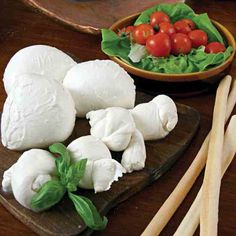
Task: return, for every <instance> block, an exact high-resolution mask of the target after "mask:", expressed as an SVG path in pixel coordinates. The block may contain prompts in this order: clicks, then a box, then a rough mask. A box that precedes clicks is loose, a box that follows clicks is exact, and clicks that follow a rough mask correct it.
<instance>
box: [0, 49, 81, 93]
mask: <svg viewBox="0 0 236 236" xmlns="http://www.w3.org/2000/svg"><path fill="white" fill-rule="evenodd" d="M74 65H76V62H75V61H74V60H73V59H72V58H71V57H70V56H68V55H67V54H66V53H64V52H62V51H61V50H59V49H57V48H55V47H51V46H47V45H33V46H29V47H26V48H23V49H21V50H19V51H18V52H17V53H16V54H15V55H14V56H13V57H12V58H11V60H10V61H9V63H8V64H7V67H6V69H5V72H4V77H3V81H4V86H5V90H6V92H7V94H8V93H9V92H10V90H11V89H12V88H13V87H14V83H15V82H16V81H17V80H18V79H19V75H22V74H36V75H42V76H46V77H48V78H50V79H54V80H57V81H59V82H61V83H62V81H63V79H64V77H65V75H66V73H67V71H68V70H69V69H70V68H72V67H73V66H74ZM39 78H40V77H35V79H39Z"/></svg>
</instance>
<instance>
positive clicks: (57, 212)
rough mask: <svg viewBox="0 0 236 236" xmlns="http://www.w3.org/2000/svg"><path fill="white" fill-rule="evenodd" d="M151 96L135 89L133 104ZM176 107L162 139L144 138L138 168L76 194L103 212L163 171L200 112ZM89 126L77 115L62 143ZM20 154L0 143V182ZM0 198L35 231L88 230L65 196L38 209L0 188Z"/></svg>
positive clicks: (183, 143) (181, 148)
mask: <svg viewBox="0 0 236 236" xmlns="http://www.w3.org/2000/svg"><path fill="white" fill-rule="evenodd" d="M151 99H152V97H151V96H149V95H146V94H144V93H141V92H138V93H137V104H138V103H141V102H147V101H150V100H151ZM177 108H178V115H179V121H178V124H177V126H176V127H175V129H174V130H173V131H172V132H171V133H170V134H169V135H168V136H167V137H166V138H164V139H162V140H159V141H147V142H146V150H147V161H146V166H145V168H144V169H143V170H142V171H137V172H133V173H131V174H125V175H124V176H123V177H122V178H121V179H120V180H119V181H118V182H115V183H113V185H112V188H111V189H110V190H109V191H107V192H103V193H98V194H94V192H93V191H88V190H87V191H84V190H80V191H79V194H84V195H85V196H86V197H88V198H90V199H91V200H92V201H93V202H94V204H95V205H96V206H97V208H98V210H99V211H100V212H101V213H102V214H106V213H107V212H108V211H109V210H110V209H111V208H113V207H115V206H116V205H117V204H118V203H120V202H122V201H124V200H126V199H127V198H129V197H131V196H132V195H133V194H135V193H137V192H138V191H141V190H142V189H143V188H144V187H145V186H147V185H149V184H151V183H152V182H153V181H155V180H157V179H158V178H159V177H160V176H161V175H163V174H164V173H165V172H166V171H167V170H168V169H169V168H170V167H171V166H172V165H173V164H174V163H175V161H176V160H177V159H178V158H179V157H181V154H182V153H183V152H184V151H185V149H186V148H187V147H188V145H189V143H190V141H191V140H192V138H193V136H194V134H195V133H196V131H197V129H198V126H199V121H200V116H199V113H198V112H197V111H196V110H194V109H193V108H191V107H188V106H185V105H181V104H177ZM89 128H90V127H89V124H88V121H87V120H85V119H77V121H76V126H75V129H74V132H73V134H72V135H71V137H70V138H69V139H68V140H67V141H66V144H68V143H69V142H70V141H71V140H74V139H75V138H77V137H80V136H83V135H87V134H89ZM20 155H21V153H20V152H14V151H10V150H8V149H6V148H4V147H3V146H2V145H0V158H1V162H0V183H1V182H2V176H3V172H4V171H5V170H6V169H8V168H9V167H10V166H11V165H12V164H13V163H15V162H16V160H17V159H18V158H19V156H20ZM113 157H114V158H115V159H117V160H120V157H121V153H113ZM0 202H1V203H2V204H3V205H4V206H5V207H6V208H7V209H8V210H9V211H10V212H11V213H12V214H13V215H14V216H15V217H17V218H18V219H19V220H20V221H22V222H23V223H24V224H26V225H27V226H28V227H30V228H31V229H32V230H33V231H35V232H36V233H38V234H39V235H46V236H49V235H50V236H52V235H57V236H62V235H63V236H71V235H77V234H79V233H82V232H83V233H82V234H83V235H90V234H91V232H92V231H88V230H85V229H86V227H85V226H84V224H83V222H82V220H81V219H80V217H79V215H78V214H77V213H76V211H75V209H74V207H73V205H72V203H71V202H70V201H69V200H68V198H67V197H64V199H63V200H62V201H61V202H60V203H59V204H58V205H56V206H54V207H53V208H51V209H50V210H48V211H45V212H42V213H34V212H31V211H30V210H27V209H25V208H24V207H22V206H21V205H19V204H18V203H17V202H16V201H15V199H14V197H13V195H12V194H6V193H4V192H3V191H2V190H0ZM108 220H109V219H108ZM108 223H109V222H108Z"/></svg>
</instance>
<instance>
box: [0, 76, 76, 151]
mask: <svg viewBox="0 0 236 236" xmlns="http://www.w3.org/2000/svg"><path fill="white" fill-rule="evenodd" d="M38 77H41V76H39V75H32V74H31V75H30V74H27V75H22V78H21V81H20V83H19V84H18V83H15V87H14V88H13V89H12V91H11V92H10V94H9V95H8V97H7V99H6V102H5V104H4V108H3V114H2V120H1V131H2V143H3V145H4V146H5V147H7V148H8V149H12V150H25V149H29V148H41V147H48V146H49V145H51V144H53V143H55V142H62V141H64V140H66V139H67V138H68V137H69V136H70V134H71V133H72V130H73V128H74V125H75V108H74V102H73V99H72V97H71V95H70V93H69V92H68V91H67V90H66V89H65V88H64V87H63V86H62V85H61V84H60V83H59V82H57V81H55V80H49V79H46V78H44V77H42V78H38Z"/></svg>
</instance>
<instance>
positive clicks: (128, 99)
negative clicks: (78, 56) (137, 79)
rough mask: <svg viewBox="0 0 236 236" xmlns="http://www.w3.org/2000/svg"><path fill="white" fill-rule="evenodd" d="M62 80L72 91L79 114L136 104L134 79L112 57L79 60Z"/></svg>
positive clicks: (131, 106)
mask: <svg viewBox="0 0 236 236" xmlns="http://www.w3.org/2000/svg"><path fill="white" fill-rule="evenodd" d="M63 84H64V86H65V87H66V88H68V89H69V91H70V92H71V94H72V97H73V99H74V101H75V106H76V111H77V116H78V117H85V115H86V113H87V112H89V111H92V110H98V109H103V108H107V107H124V108H133V107H134V102H135V86H134V81H133V79H132V78H131V77H130V76H129V74H128V73H127V72H126V71H125V70H124V69H123V68H121V67H120V66H119V65H118V64H116V63H115V62H113V61H111V60H94V61H87V62H83V63H79V64H77V65H76V66H74V67H73V68H71V69H70V70H69V71H68V73H67V75H66V77H65V79H64V82H63Z"/></svg>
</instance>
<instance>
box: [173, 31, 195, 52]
mask: <svg viewBox="0 0 236 236" xmlns="http://www.w3.org/2000/svg"><path fill="white" fill-rule="evenodd" d="M170 39H171V52H172V53H173V54H174V55H179V54H188V53H189V52H190V50H191V48H192V43H191V40H190V39H189V37H188V36H187V35H186V34H182V33H176V34H173V35H171V38H170Z"/></svg>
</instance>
